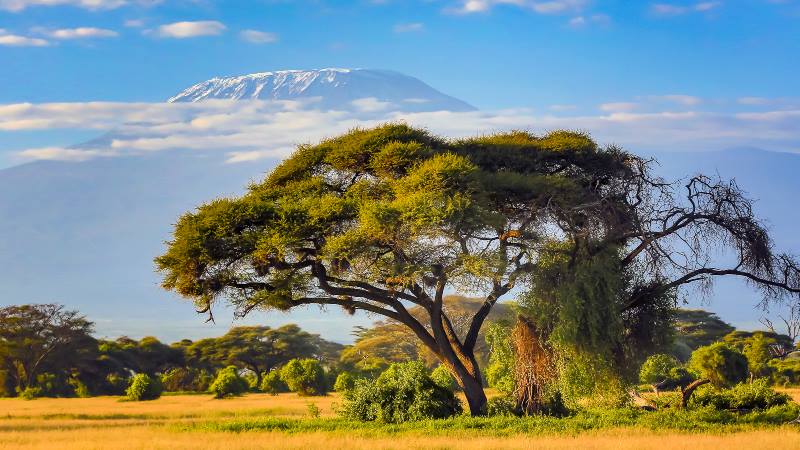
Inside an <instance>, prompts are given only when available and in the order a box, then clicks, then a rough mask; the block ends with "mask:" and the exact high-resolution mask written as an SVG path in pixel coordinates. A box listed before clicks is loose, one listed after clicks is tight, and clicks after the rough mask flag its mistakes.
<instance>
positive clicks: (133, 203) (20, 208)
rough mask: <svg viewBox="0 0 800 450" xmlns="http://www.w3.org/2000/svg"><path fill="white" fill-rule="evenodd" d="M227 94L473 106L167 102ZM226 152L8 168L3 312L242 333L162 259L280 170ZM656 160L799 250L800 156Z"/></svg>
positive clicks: (327, 321)
mask: <svg viewBox="0 0 800 450" xmlns="http://www.w3.org/2000/svg"><path fill="white" fill-rule="evenodd" d="M223 99H234V100H249V99H258V100H277V101H287V100H288V101H301V102H300V103H299V104H300V105H301V106H303V105H304V106H303V107H307V108H326V109H334V110H353V109H354V108H355V109H356V110H360V111H362V112H368V113H375V114H376V115H375V117H379V116H378V115H377V114H378V112H380V111H381V110H383V109H384V108H386V109H389V108H391V110H393V111H406V112H418V111H440V110H441V111H471V110H473V109H474V108H473V107H471V106H470V105H469V104H467V103H466V102H463V101H461V100H458V99H455V98H452V97H449V96H447V95H445V94H442V93H441V92H438V91H436V90H434V89H433V88H431V87H430V86H428V85H426V84H425V83H423V82H421V81H419V80H417V79H415V78H412V77H408V76H405V75H401V74H398V73H395V72H389V71H376V70H365V69H354V70H347V69H323V70H317V71H278V72H265V73H259V74H252V75H245V76H240V77H228V78H213V79H211V80H208V81H205V82H202V83H199V84H196V85H194V86H192V87H190V88H188V89H186V90H184V91H183V92H181V93H179V94H177V95H176V96H174V97H172V98H170V100H169V101H170V102H175V103H182V102H204V101H208V100H223ZM476 131H477V130H476ZM153 132H154V133H156V132H157V131H153ZM632 132H635V129H633V130H632ZM120 133H123V132H122V131H120V132H118V133H115V132H110V133H108V134H106V135H104V136H101V137H99V138H98V139H95V140H93V141H92V142H90V143H87V144H82V145H80V146H79V147H81V148H103V147H113V145H114V141H115V139H116V138H115V136H120V135H122V134H120ZM225 150H226V149H225V148H220V149H218V151H211V150H208V149H203V150H199V151H198V150H191V151H189V150H181V149H175V150H172V151H165V152H152V153H139V154H136V155H130V156H123V157H120V156H117V157H107V158H106V157H104V158H96V159H91V160H88V161H82V162H60V161H38V162H31V163H27V164H23V165H19V166H15V167H10V168H7V169H3V170H0V217H2V220H0V299H1V300H2V303H3V304H12V303H29V302H60V303H64V304H66V305H68V306H69V307H71V308H77V309H79V310H81V311H82V312H83V313H85V314H87V315H88V316H89V317H90V318H91V319H92V320H95V321H96V322H97V328H98V333H99V334H100V335H108V336H117V335H120V334H128V335H131V336H134V337H140V336H143V335H147V334H153V335H156V336H159V337H161V338H163V339H165V340H174V339H179V338H183V337H190V338H197V337H201V336H208V335H216V334H220V332H221V331H222V330H223V329H226V328H228V327H229V326H230V325H231V317H230V314H229V313H228V314H225V313H224V312H223V311H222V310H220V311H218V312H217V314H216V315H217V324H216V325H213V324H204V323H203V318H202V317H198V316H196V315H195V314H194V312H193V309H192V307H191V305H189V304H188V303H186V302H181V301H177V300H176V297H175V296H174V295H172V294H168V293H166V292H164V291H162V290H161V289H160V288H159V287H158V280H159V278H158V275H157V274H155V273H154V270H153V263H152V259H153V257H154V256H156V255H158V254H160V253H161V251H162V249H163V241H164V240H166V239H168V238H169V233H170V231H171V224H173V223H174V222H175V220H176V219H177V218H178V217H179V215H180V214H182V213H184V212H186V211H189V210H191V209H192V208H194V207H195V206H197V205H198V204H200V203H202V202H204V201H207V200H210V199H211V198H214V197H217V196H221V195H237V194H239V193H241V192H243V190H244V189H245V187H246V185H247V184H248V182H250V181H252V180H257V179H260V178H261V177H262V176H263V175H264V174H265V173H266V172H268V171H269V170H270V169H271V168H272V167H274V165H275V164H276V163H277V159H276V158H274V157H273V158H266V159H259V160H255V161H249V160H246V159H244V160H243V161H244V162H242V163H239V164H230V163H226V161H229V159H228V156H227V155H226V154H225V153H224V151H225ZM630 150H633V151H641V152H647V151H648V150H649V149H647V148H643V149H630ZM654 155H655V156H656V157H657V158H658V159H659V160H660V162H661V166H660V167H659V168H658V169H657V170H658V171H659V172H660V173H662V174H663V175H664V176H667V177H668V178H675V177H684V176H688V175H691V174H694V173H696V172H699V171H702V172H707V173H712V174H714V173H719V174H720V175H721V176H723V177H734V178H736V179H737V180H738V181H739V183H740V185H741V186H742V187H743V188H744V189H745V190H747V191H749V192H750V193H751V195H752V196H753V197H755V198H757V199H759V202H758V203H757V213H758V214H759V215H760V216H761V217H763V218H765V219H767V220H768V222H770V223H771V224H772V229H773V231H774V236H775V238H776V241H777V243H778V246H779V247H781V248H784V249H787V250H790V251H794V252H800V238H798V236H797V234H796V233H795V230H794V228H795V225H796V224H797V223H799V221H800V210H798V209H796V208H792V207H788V205H789V204H790V203H791V201H790V200H789V199H795V198H800V179H798V178H797V177H796V174H797V173H800V156H798V155H796V154H785V153H774V152H765V151H761V150H758V149H753V148H749V149H737V150H731V151H714V152H703V153H696V152H691V153H689V152H687V153H681V152H671V153H664V152H659V153H654ZM740 286H741V284H740V283H738V282H726V283H722V284H720V286H719V289H718V291H717V295H716V296H715V299H714V301H713V303H712V309H714V310H715V311H717V312H719V313H720V315H721V316H722V317H723V318H724V319H726V320H728V321H731V322H734V323H736V324H738V325H743V326H746V327H747V326H750V327H752V326H755V321H754V320H753V318H754V313H753V311H752V305H753V304H755V303H756V302H757V301H758V298H757V296H756V294H754V293H752V292H751V291H749V290H745V289H740ZM340 316H341V317H340ZM755 317H757V316H755ZM247 321H248V322H251V323H256V322H257V323H265V324H268V325H276V324H280V323H285V322H287V321H295V322H298V323H301V324H302V326H303V328H304V329H308V330H310V331H313V332H317V333H321V334H322V335H323V336H324V337H326V338H329V339H333V340H338V341H348V340H350V335H349V333H350V329H351V327H352V326H353V325H358V324H360V325H366V324H368V323H370V322H371V321H372V319H371V318H369V317H365V316H359V317H357V318H355V320H354V319H353V318H344V317H343V314H342V313H341V312H340V311H328V312H325V313H321V312H319V311H318V310H317V309H307V310H304V311H300V312H294V313H292V314H291V315H286V314H281V313H272V314H270V315H269V316H267V315H263V314H262V315H259V314H256V315H253V316H252V317H251V318H249V319H247Z"/></svg>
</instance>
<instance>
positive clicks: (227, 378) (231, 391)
mask: <svg viewBox="0 0 800 450" xmlns="http://www.w3.org/2000/svg"><path fill="white" fill-rule="evenodd" d="M248 388H249V385H248V384H247V380H245V379H244V378H242V377H240V376H239V373H238V371H237V369H236V367H235V366H228V367H226V368H224V369H222V370H220V371H219V373H218V374H217V378H216V379H215V380H214V382H213V383H211V387H209V389H208V390H209V391H211V393H212V394H214V398H224V397H231V396H235V395H242V394H243V393H245V392H247V389H248Z"/></svg>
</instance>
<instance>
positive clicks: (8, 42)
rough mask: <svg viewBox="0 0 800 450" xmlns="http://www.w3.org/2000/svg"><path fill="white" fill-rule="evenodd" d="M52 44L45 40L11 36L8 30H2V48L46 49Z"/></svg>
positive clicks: (0, 41) (0, 32)
mask: <svg viewBox="0 0 800 450" xmlns="http://www.w3.org/2000/svg"><path fill="white" fill-rule="evenodd" d="M48 45H50V42H48V41H46V40H45V39H40V38H32V37H28V36H19V35H16V34H10V33H8V32H7V31H6V30H4V29H2V28H0V46H6V47H46V46H48Z"/></svg>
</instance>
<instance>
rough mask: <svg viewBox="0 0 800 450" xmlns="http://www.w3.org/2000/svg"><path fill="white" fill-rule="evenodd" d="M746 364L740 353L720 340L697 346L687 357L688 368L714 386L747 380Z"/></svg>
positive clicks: (729, 384)
mask: <svg viewBox="0 0 800 450" xmlns="http://www.w3.org/2000/svg"><path fill="white" fill-rule="evenodd" d="M747 366H748V363H747V358H746V357H745V356H744V355H743V354H742V353H740V352H739V351H737V350H736V349H734V348H731V347H729V346H728V345H726V344H724V343H722V342H717V343H715V344H711V345H707V346H705V347H700V348H698V349H697V350H695V351H694V352H693V353H692V357H691V358H690V359H689V370H691V371H692V372H694V373H695V374H696V375H697V377H698V378H700V379H707V380H709V381H710V382H711V384H713V385H714V386H716V387H726V386H727V387H730V386H733V385H735V384H737V383H741V382H743V381H745V380H747V375H748V369H747Z"/></svg>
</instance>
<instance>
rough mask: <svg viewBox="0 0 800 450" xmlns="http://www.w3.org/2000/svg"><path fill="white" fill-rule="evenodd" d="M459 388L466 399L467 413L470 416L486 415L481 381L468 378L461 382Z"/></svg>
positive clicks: (484, 396) (484, 395)
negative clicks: (462, 390)
mask: <svg viewBox="0 0 800 450" xmlns="http://www.w3.org/2000/svg"><path fill="white" fill-rule="evenodd" d="M461 387H462V388H463V389H464V396H465V397H467V404H468V405H469V413H470V415H471V416H473V417H475V416H485V415H486V393H485V392H484V391H483V384H482V383H481V380H480V379H478V380H475V379H474V378H472V377H470V378H468V379H466V380H461Z"/></svg>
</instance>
